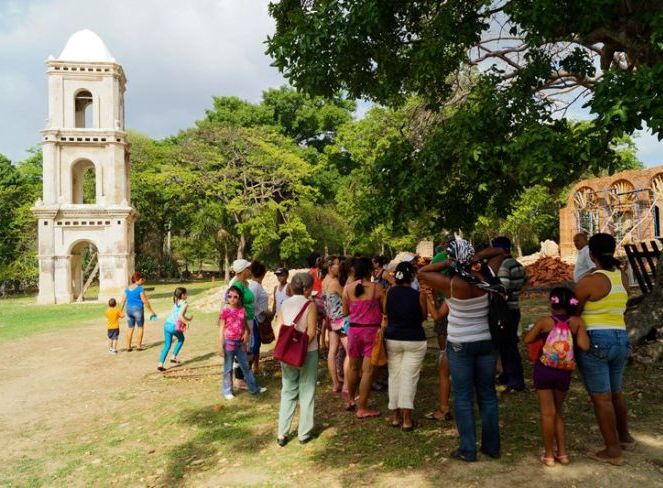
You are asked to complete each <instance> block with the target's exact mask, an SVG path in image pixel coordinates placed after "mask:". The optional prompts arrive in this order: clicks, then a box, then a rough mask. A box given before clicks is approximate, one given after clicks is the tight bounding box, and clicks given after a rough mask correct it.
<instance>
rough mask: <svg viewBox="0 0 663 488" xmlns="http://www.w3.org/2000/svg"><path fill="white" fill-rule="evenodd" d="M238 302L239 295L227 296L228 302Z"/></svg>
mask: <svg viewBox="0 0 663 488" xmlns="http://www.w3.org/2000/svg"><path fill="white" fill-rule="evenodd" d="M233 299H235V300H239V295H228V300H233Z"/></svg>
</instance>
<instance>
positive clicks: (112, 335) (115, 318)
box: [104, 298, 124, 354]
mask: <svg viewBox="0 0 663 488" xmlns="http://www.w3.org/2000/svg"><path fill="white" fill-rule="evenodd" d="M104 315H105V316H106V328H107V329H108V340H109V341H110V344H109V348H108V352H110V353H111V354H117V338H118V337H119V336H120V319H121V318H122V317H124V315H122V311H121V310H120V309H119V308H117V301H115V298H111V299H110V300H108V308H107V309H106V312H105V313H104Z"/></svg>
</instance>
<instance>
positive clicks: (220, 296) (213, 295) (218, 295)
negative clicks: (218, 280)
mask: <svg viewBox="0 0 663 488" xmlns="http://www.w3.org/2000/svg"><path fill="white" fill-rule="evenodd" d="M299 272H308V269H291V270H290V278H288V280H290V279H291V278H292V277H293V276H294V275H295V273H299ZM277 283H278V279H277V278H276V275H275V274H274V273H273V272H272V271H267V274H266V275H265V277H264V278H263V280H262V287H263V288H264V289H265V291H266V292H267V296H269V306H270V307H271V306H272V301H273V299H274V294H273V292H274V287H275V286H276V285H277ZM227 289H228V286H227V285H226V284H225V283H224V284H222V285H221V286H219V287H217V288H212V289H211V290H209V291H207V293H205V294H204V295H203V296H201V297H200V298H198V299H196V300H195V301H193V302H192V303H191V304H192V306H195V309H196V310H200V311H201V312H218V311H219V310H220V309H221V306H222V305H223V301H224V298H225V296H226V290H227Z"/></svg>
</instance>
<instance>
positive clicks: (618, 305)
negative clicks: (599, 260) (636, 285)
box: [582, 269, 628, 330]
mask: <svg viewBox="0 0 663 488" xmlns="http://www.w3.org/2000/svg"><path fill="white" fill-rule="evenodd" d="M595 273H603V274H604V275H605V276H607V277H608V279H609V280H610V285H611V288H610V293H608V294H607V295H606V296H605V297H603V298H601V299H600V300H597V301H595V302H590V301H587V302H586V303H585V308H584V310H583V311H582V320H584V321H585V325H586V326H587V330H605V329H626V323H625V322H624V311H625V310H626V301H627V300H628V294H627V293H626V290H625V289H624V285H623V284H622V274H621V271H619V270H615V271H606V270H603V269H599V270H596V271H594V273H593V274H595Z"/></svg>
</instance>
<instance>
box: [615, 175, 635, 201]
mask: <svg viewBox="0 0 663 488" xmlns="http://www.w3.org/2000/svg"><path fill="white" fill-rule="evenodd" d="M633 190H635V186H634V185H633V183H631V182H630V181H629V180H627V179H625V178H620V179H618V180H615V181H613V182H612V183H611V184H610V188H609V189H608V194H609V196H610V200H611V203H612V204H618V205H629V204H631V203H633V202H635V201H636V200H637V198H638V196H637V195H636V194H635V193H631V192H633Z"/></svg>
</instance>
